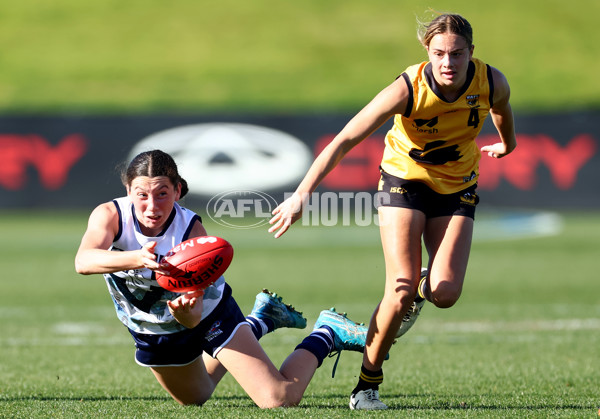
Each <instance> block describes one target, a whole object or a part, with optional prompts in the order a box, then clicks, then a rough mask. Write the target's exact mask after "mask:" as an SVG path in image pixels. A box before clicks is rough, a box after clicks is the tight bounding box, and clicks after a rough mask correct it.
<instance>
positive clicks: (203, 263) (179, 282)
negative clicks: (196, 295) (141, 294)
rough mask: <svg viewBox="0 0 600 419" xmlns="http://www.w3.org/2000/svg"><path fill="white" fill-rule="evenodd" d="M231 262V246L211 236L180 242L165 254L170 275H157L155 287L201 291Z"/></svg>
mask: <svg viewBox="0 0 600 419" xmlns="http://www.w3.org/2000/svg"><path fill="white" fill-rule="evenodd" d="M231 259H233V247H231V244H229V242H228V241H227V240H224V239H222V238H220V237H214V236H201V237H194V238H192V239H189V240H186V241H184V242H181V243H179V244H178V245H177V246H175V247H174V248H172V249H171V250H170V251H169V253H167V254H166V255H165V257H164V258H163V259H162V261H161V263H163V264H164V265H167V270H168V271H169V275H168V276H166V275H161V274H159V273H156V280H157V281H158V284H159V285H160V286H161V287H163V288H164V289H167V290H169V291H175V292H188V291H197V290H201V289H204V288H206V287H208V286H209V285H211V284H212V283H214V282H215V281H216V280H217V279H219V278H220V277H221V275H223V273H224V272H225V271H226V270H227V268H228V267H229V264H230V263H231Z"/></svg>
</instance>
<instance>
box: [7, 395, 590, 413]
mask: <svg viewBox="0 0 600 419" xmlns="http://www.w3.org/2000/svg"><path fill="white" fill-rule="evenodd" d="M480 396H481V395H478V396H477V397H480ZM486 396H487V397H490V398H494V397H499V396H494V395H486ZM434 397H435V398H438V399H439V398H440V396H434V395H427V394H413V395H407V394H396V395H390V394H388V395H386V396H385V399H387V400H384V402H386V403H387V404H388V410H417V411H419V410H422V411H426V410H446V411H454V410H476V411H495V410H499V411H502V410H523V411H535V410H549V409H550V410H589V409H594V410H595V409H598V406H597V403H596V404H593V402H592V401H591V400H590V403H588V404H585V403H544V402H542V401H540V403H522V404H521V403H516V402H514V401H513V402H510V401H508V402H506V403H502V402H499V403H498V404H489V403H487V404H486V403H474V402H468V401H465V402H456V401H444V400H430V401H429V402H423V400H422V399H423V398H428V399H431V398H434ZM473 397H474V396H473V395H469V396H460V395H454V396H451V398H452V399H454V400H456V399H461V398H463V399H465V400H469V399H472V398H473ZM500 397H503V396H500ZM347 398H348V396H347V395H346V394H328V395H323V396H318V395H308V396H305V397H304V399H303V400H302V402H301V403H300V405H299V406H298V407H297V409H322V410H333V409H335V410H337V409H340V408H346V407H347V404H346V403H341V402H340V400H342V401H345V400H346V399H347ZM542 398H543V397H542V396H540V399H542ZM32 401H40V402H47V401H62V402H118V401H145V402H153V401H154V402H161V403H166V402H171V401H172V402H173V403H174V404H175V405H177V403H176V402H174V401H173V399H171V397H169V396H41V395H40V396H34V395H31V396H13V397H11V396H8V397H7V396H0V403H2V402H32ZM215 405H216V406H215ZM205 406H206V407H207V408H211V407H217V406H218V407H220V408H247V407H255V406H256V405H255V404H254V403H253V402H252V400H251V399H250V398H249V397H247V396H213V397H212V398H211V399H210V400H209V401H208V402H207V403H206V405H205ZM290 409H295V408H293V407H292V408H290Z"/></svg>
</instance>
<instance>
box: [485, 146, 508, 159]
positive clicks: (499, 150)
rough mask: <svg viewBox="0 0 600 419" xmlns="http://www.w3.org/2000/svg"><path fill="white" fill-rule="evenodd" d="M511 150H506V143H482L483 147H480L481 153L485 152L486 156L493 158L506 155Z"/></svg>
mask: <svg viewBox="0 0 600 419" xmlns="http://www.w3.org/2000/svg"><path fill="white" fill-rule="evenodd" d="M511 151H512V150H508V148H507V146H506V144H504V143H496V144H491V145H484V146H483V147H481V152H482V153H484V154H485V153H487V155H488V156H490V157H492V158H494V159H500V158H502V157H504V156H507V155H509V154H510V152H511Z"/></svg>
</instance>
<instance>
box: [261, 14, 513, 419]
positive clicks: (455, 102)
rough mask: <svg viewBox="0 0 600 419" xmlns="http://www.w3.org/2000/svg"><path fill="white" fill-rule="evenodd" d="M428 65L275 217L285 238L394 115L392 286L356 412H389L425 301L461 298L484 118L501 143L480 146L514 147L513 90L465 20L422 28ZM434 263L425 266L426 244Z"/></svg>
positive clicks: (386, 161)
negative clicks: (389, 384) (406, 345)
mask: <svg viewBox="0 0 600 419" xmlns="http://www.w3.org/2000/svg"><path fill="white" fill-rule="evenodd" d="M419 40H420V41H421V43H422V45H423V46H424V47H425V50H426V51H427V55H428V58H429V61H427V62H422V63H420V64H417V65H413V66H410V67H408V68H407V69H406V70H405V71H404V72H403V73H402V74H401V76H399V77H398V78H397V79H396V80H395V81H394V82H393V83H392V84H391V85H389V86H388V87H386V88H385V89H383V90H382V91H381V92H380V93H379V94H378V95H377V96H376V97H375V98H374V99H373V100H372V101H371V102H370V103H369V104H368V105H367V106H366V107H365V108H363V109H362V110H361V111H360V112H359V113H358V114H357V115H356V116H355V117H354V118H352V120H351V121H350V122H349V123H348V124H347V125H346V126H345V127H344V128H343V130H342V131H341V132H340V133H339V134H338V135H337V136H336V137H335V138H334V139H333V140H332V141H331V143H329V144H328V146H327V147H326V148H325V149H324V150H323V151H322V152H321V154H320V155H319V156H318V157H317V158H316V159H315V161H314V163H313V164H312V166H311V167H310V169H309V170H308V172H307V174H306V176H305V177H304V179H303V180H302V182H301V183H300V185H299V186H298V188H297V189H296V191H295V193H294V194H293V195H292V196H291V197H289V198H288V199H287V200H285V201H284V202H283V203H282V204H281V205H279V206H278V207H277V208H276V209H275V210H274V211H273V218H272V219H271V227H270V229H269V231H270V232H271V233H275V237H280V236H281V235H282V234H283V233H285V232H286V231H287V230H288V228H289V227H290V225H291V224H292V223H293V222H295V221H296V220H298V219H299V218H300V217H301V213H302V208H303V205H305V204H306V202H307V200H308V199H309V197H310V195H311V193H312V192H313V191H314V190H315V189H316V187H317V185H318V184H319V183H320V182H321V181H322V180H323V178H324V177H325V176H326V175H327V174H328V173H329V172H330V171H331V170H332V169H333V168H334V167H335V166H336V165H337V164H338V163H339V162H340V160H341V159H342V158H343V157H344V155H345V154H346V153H347V152H348V151H349V150H350V149H352V148H353V147H354V146H356V145H357V144H358V143H360V142H361V141H363V140H364V139H365V138H367V137H368V136H369V135H370V134H371V133H373V132H374V131H375V130H376V129H377V128H379V127H380V126H381V125H382V124H383V123H384V122H386V121H387V120H388V119H390V118H391V117H394V125H393V127H392V128H391V129H390V130H389V132H388V134H387V136H386V139H385V150H384V154H383V158H382V161H381V167H380V171H381V180H380V182H379V192H380V194H379V196H380V200H379V204H380V207H379V221H380V232H381V241H382V247H383V253H384V258H385V269H386V285H385V289H384V294H383V298H382V300H381V302H380V303H379V305H378V306H377V307H376V309H375V311H374V313H373V316H372V318H371V321H370V325H369V331H368V335H367V345H366V348H365V351H364V356H363V364H362V368H361V374H360V378H359V382H358V385H357V386H356V388H355V389H354V390H353V392H352V395H351V397H350V408H352V409H367V410H373V409H385V408H387V406H386V405H385V404H384V403H382V402H381V401H380V400H379V391H378V390H379V384H381V383H382V382H383V371H382V365H383V361H384V358H385V356H386V354H387V353H388V351H389V350H390V347H391V346H392V343H393V342H394V340H395V339H396V338H397V337H399V336H401V335H402V334H404V333H406V331H407V330H408V329H409V328H410V326H411V325H412V324H413V323H414V321H415V320H416V317H417V316H418V314H419V311H420V310H421V307H422V305H423V303H424V301H425V300H427V301H430V302H431V303H433V304H434V305H435V306H437V307H440V308H448V307H451V306H452V305H453V304H454V303H456V301H457V300H458V298H459V297H460V294H461V291H462V287H463V282H464V278H465V273H466V268H467V261H468V258H469V251H470V248H471V239H472V235H473V220H474V214H475V206H476V205H477V203H478V201H479V198H478V196H477V194H476V187H477V179H478V175H479V173H478V170H479V169H478V162H479V158H480V155H481V153H480V150H479V149H478V147H477V145H476V143H475V138H476V137H477V135H478V134H479V132H480V130H481V127H482V125H483V121H484V119H485V118H486V116H487V115H488V113H489V114H490V115H491V117H492V122H493V123H494V126H495V127H496V129H497V131H498V134H499V137H500V141H499V142H497V143H496V144H492V145H487V146H484V147H482V148H481V152H483V153H485V154H487V155H488V156H489V157H492V158H502V157H504V156H506V155H507V154H509V153H510V152H512V151H513V150H514V148H515V147H516V139H515V131H514V122H513V115H512V110H511V107H510V104H509V96H510V88H509V85H508V82H507V81H506V78H505V77H504V75H503V74H502V73H501V72H500V71H498V70H497V69H495V68H493V67H491V66H489V65H487V64H485V63H484V62H482V61H480V60H478V59H476V58H473V49H474V45H473V42H472V40H473V36H472V29H471V25H470V24H469V22H468V21H467V20H466V19H464V18H463V17H462V16H460V15H455V14H444V15H440V16H438V17H436V18H435V19H434V20H433V21H431V22H430V23H429V24H426V25H423V26H422V28H421V30H420V32H419ZM422 241H423V243H424V245H425V248H426V250H427V252H428V256H429V260H428V261H427V268H423V269H421V265H422V263H421V243H422Z"/></svg>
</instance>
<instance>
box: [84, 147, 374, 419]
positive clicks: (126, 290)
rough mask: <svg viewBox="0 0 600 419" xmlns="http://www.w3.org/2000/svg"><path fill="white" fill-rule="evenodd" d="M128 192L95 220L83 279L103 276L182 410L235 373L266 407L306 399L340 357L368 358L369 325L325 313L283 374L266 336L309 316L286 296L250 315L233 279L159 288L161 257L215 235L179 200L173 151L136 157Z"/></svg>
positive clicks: (265, 300) (181, 184) (142, 352)
mask: <svg viewBox="0 0 600 419" xmlns="http://www.w3.org/2000/svg"><path fill="white" fill-rule="evenodd" d="M122 180H123V184H124V186H125V188H126V190H127V195H126V196H125V197H122V198H117V199H115V200H113V201H111V202H107V203H104V204H101V205H99V206H98V207H96V209H94V210H93V212H92V214H91V215H90V218H89V222H88V227H87V230H86V232H85V234H84V236H83V238H82V240H81V245H80V247H79V250H78V252H77V255H76V257H75V268H76V270H77V272H78V273H81V274H85V275H89V274H103V275H104V277H105V280H106V283H107V285H108V289H109V292H110V294H111V296H112V298H113V301H114V304H115V309H116V312H117V316H118V317H119V319H120V320H121V322H122V323H123V324H124V325H125V326H126V327H127V328H128V329H129V332H130V333H131V335H132V336H133V339H134V341H135V345H136V354H135V358H136V362H137V363H138V364H140V365H142V366H147V367H150V369H151V370H152V372H153V373H154V375H155V377H156V379H157V380H158V382H159V383H160V384H161V385H162V386H163V388H164V389H165V390H166V391H168V392H169V394H171V396H172V397H173V398H174V399H175V400H176V401H178V402H179V403H181V404H202V403H204V402H205V401H206V400H208V399H209V398H210V396H211V395H212V393H213V391H214V390H215V386H216V385H217V384H218V382H219V381H220V380H221V378H222V377H223V376H224V375H225V373H226V372H227V371H229V372H230V373H231V374H232V376H233V377H234V378H235V379H236V380H237V381H238V383H239V384H240V385H241V386H242V387H243V389H244V390H245V391H246V393H248V395H249V396H250V397H251V398H252V400H254V402H255V403H256V404H257V405H258V406H260V407H266V408H270V407H279V406H293V405H296V404H298V403H299V402H300V400H301V398H302V396H303V394H304V391H305V390H306V387H307V386H308V383H309V382H310V380H311V378H312V376H313V374H314V372H315V370H316V368H317V367H318V366H319V365H321V363H322V361H323V359H324V358H325V357H326V356H327V355H329V354H330V353H331V352H338V351H341V350H344V349H349V350H356V351H360V352H362V351H363V349H364V344H365V339H366V333H367V328H366V327H365V326H360V325H357V324H355V323H353V322H352V321H350V320H349V319H347V318H346V317H345V316H344V315H341V314H338V313H336V312H335V311H332V310H325V311H323V312H322V313H321V315H320V316H319V318H318V319H317V323H316V325H315V328H314V330H313V331H312V333H311V334H310V335H309V336H307V337H306V338H305V339H304V340H303V341H302V342H301V343H300V344H299V345H298V346H297V347H296V349H295V350H294V351H293V352H292V353H291V354H290V356H289V357H288V358H287V359H286V360H285V362H284V363H283V365H282V366H281V368H280V369H279V370H278V369H277V368H276V367H275V366H274V365H273V363H272V362H271V361H270V359H269V358H268V356H267V355H266V354H265V352H264V351H263V349H262V348H261V346H260V344H259V343H258V339H259V338H260V337H262V336H263V335H264V334H266V333H268V332H272V331H273V330H275V329H277V328H281V327H295V328H304V327H306V319H305V318H303V317H302V315H301V313H298V312H297V311H295V310H294V309H293V307H291V306H288V305H285V304H283V303H282V301H281V297H278V296H277V295H276V294H271V293H268V292H266V291H263V292H262V293H259V294H258V295H257V299H256V302H255V305H254V308H253V310H252V313H251V314H250V315H249V316H248V317H246V318H244V316H243V315H242V313H241V311H240V308H239V307H238V305H237V303H236V302H235V300H234V299H233V297H232V295H231V294H232V292H231V288H230V287H229V285H228V284H227V283H226V282H225V278H224V277H221V278H219V279H218V280H217V281H216V282H215V283H214V284H213V285H211V286H209V287H208V288H206V289H205V290H204V291H195V292H192V293H185V294H180V293H175V292H171V291H167V290H165V289H162V288H161V287H159V286H158V283H157V282H156V279H155V272H164V268H165V267H164V266H162V265H161V263H160V258H161V257H162V256H164V255H165V254H166V253H167V252H168V251H169V250H170V249H171V248H172V247H173V246H175V245H176V244H178V243H180V242H182V241H184V240H186V239H188V238H192V237H198V236H206V235H207V233H206V230H205V229H204V227H203V225H202V223H201V220H200V218H199V217H198V216H197V215H196V214H194V213H193V212H191V211H189V210H188V209H185V208H183V207H182V206H180V205H179V204H178V203H177V201H178V200H179V199H180V198H181V197H183V196H184V195H185V194H186V192H187V183H186V182H185V180H183V179H182V178H181V176H180V175H179V173H178V171H177V165H176V164H175V162H174V160H173V158H172V157H171V156H169V155H168V154H166V153H164V152H162V151H159V150H153V151H149V152H144V153H141V154H139V155H138V156H136V157H135V158H134V159H133V160H132V161H131V163H130V164H129V166H128V168H127V169H126V171H125V172H124V173H123V175H122Z"/></svg>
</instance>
